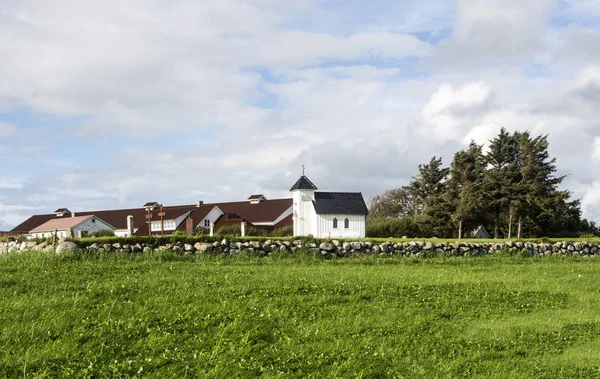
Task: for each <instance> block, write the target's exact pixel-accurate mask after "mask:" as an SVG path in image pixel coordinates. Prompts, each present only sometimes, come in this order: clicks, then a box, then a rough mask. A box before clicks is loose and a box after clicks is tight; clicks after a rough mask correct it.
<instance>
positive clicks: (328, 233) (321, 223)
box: [314, 214, 366, 238]
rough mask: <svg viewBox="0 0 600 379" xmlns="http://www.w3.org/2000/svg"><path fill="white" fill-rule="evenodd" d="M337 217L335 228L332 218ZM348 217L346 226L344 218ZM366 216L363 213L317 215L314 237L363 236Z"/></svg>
mask: <svg viewBox="0 0 600 379" xmlns="http://www.w3.org/2000/svg"><path fill="white" fill-rule="evenodd" d="M334 218H337V228H334V227H333V219H334ZM346 219H348V221H349V223H348V224H349V225H348V228H346V227H345V225H344V220H346ZM365 225H366V216H364V215H343V214H339V215H317V217H316V232H315V233H314V236H315V237H316V238H329V237H331V238H365V233H366V230H365Z"/></svg>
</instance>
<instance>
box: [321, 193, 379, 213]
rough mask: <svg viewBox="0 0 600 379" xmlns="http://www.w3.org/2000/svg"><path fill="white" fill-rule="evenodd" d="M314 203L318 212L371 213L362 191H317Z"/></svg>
mask: <svg viewBox="0 0 600 379" xmlns="http://www.w3.org/2000/svg"><path fill="white" fill-rule="evenodd" d="M313 205H314V207H315V212H317V214H346V215H368V214H369V211H368V209H367V205H366V204H365V200H364V199H363V196H362V194H361V193H360V192H315V200H314V201H313Z"/></svg>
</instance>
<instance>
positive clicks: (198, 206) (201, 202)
mask: <svg viewBox="0 0 600 379" xmlns="http://www.w3.org/2000/svg"><path fill="white" fill-rule="evenodd" d="M202 205H204V201H202V200H198V202H197V203H196V208H200V207H201V206H202Z"/></svg>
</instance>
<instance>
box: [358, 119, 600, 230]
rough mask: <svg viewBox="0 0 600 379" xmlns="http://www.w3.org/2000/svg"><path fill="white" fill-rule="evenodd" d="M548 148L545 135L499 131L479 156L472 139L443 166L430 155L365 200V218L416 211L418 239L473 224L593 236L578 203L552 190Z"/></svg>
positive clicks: (556, 179)
mask: <svg viewBox="0 0 600 379" xmlns="http://www.w3.org/2000/svg"><path fill="white" fill-rule="evenodd" d="M548 148H549V144H548V136H547V135H540V136H532V135H531V133H530V132H527V131H526V132H515V133H512V134H510V133H508V131H507V130H506V129H504V128H502V129H501V130H500V133H499V134H498V135H497V136H496V137H495V138H494V139H492V140H491V141H490V144H489V148H488V151H487V152H486V153H485V154H484V153H483V149H482V146H479V145H477V144H476V143H474V142H471V144H470V145H469V147H468V148H467V149H465V150H463V151H460V152H458V153H456V154H455V155H454V159H453V161H452V163H451V164H450V167H448V168H444V167H443V166H442V159H441V158H437V157H435V156H434V157H433V158H432V159H431V160H430V162H429V163H427V164H421V165H419V166H418V175H417V176H415V177H413V180H412V182H411V183H410V184H409V185H407V186H404V187H401V188H398V189H394V190H389V191H386V192H385V193H384V194H383V195H381V196H376V197H374V198H373V199H372V201H371V210H370V213H371V216H373V217H379V218H409V217H411V218H413V219H414V217H416V216H418V217H420V221H419V225H421V226H420V227H419V229H418V230H419V233H420V234H422V235H423V236H424V237H425V236H437V237H459V238H460V237H463V236H465V235H466V234H467V233H466V232H470V231H472V230H474V229H475V228H476V227H477V226H479V225H483V226H485V227H486V228H487V229H488V230H491V231H493V235H494V238H500V237H505V238H511V237H515V236H516V237H517V238H525V237H542V236H549V237H550V236H556V237H572V236H579V235H582V234H598V233H599V232H600V231H599V230H598V227H597V226H596V224H595V223H594V222H589V221H588V220H585V219H582V218H581V203H580V201H579V200H571V199H570V197H571V192H570V191H565V190H561V189H559V186H560V184H561V183H562V181H563V180H564V178H565V177H564V176H557V175H556V171H557V170H556V159H555V158H551V157H550V155H549V152H548ZM515 229H516V233H515ZM388 230H389V228H388ZM390 231H391V230H390ZM425 234H427V235H425Z"/></svg>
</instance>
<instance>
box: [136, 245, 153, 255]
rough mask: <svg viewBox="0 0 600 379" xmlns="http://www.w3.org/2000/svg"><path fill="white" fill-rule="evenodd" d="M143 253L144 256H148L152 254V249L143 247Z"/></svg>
mask: <svg viewBox="0 0 600 379" xmlns="http://www.w3.org/2000/svg"><path fill="white" fill-rule="evenodd" d="M134 248H135V246H134ZM143 252H144V253H146V254H149V253H151V252H152V248H151V247H150V246H146V247H144V250H143Z"/></svg>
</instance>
